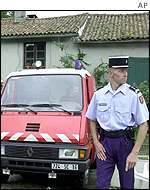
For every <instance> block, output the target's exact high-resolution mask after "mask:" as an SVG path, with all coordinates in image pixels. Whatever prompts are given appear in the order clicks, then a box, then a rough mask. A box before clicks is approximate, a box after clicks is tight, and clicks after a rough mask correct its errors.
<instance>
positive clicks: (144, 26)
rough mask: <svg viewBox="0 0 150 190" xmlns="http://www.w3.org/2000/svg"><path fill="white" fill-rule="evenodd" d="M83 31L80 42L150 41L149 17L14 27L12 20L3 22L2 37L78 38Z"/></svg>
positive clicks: (65, 19)
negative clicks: (60, 36)
mask: <svg viewBox="0 0 150 190" xmlns="http://www.w3.org/2000/svg"><path fill="white" fill-rule="evenodd" d="M85 23H86V24H85ZM83 26H84V27H83ZM81 28H83V30H81V31H82V34H81V36H79V39H80V41H82V42H88V41H121V40H138V39H139V40H144V39H149V13H136V14H118V15H114V14H80V15H73V16H61V17H51V18H42V19H39V18H36V19H31V18H26V19H25V20H24V21H21V22H20V23H15V22H14V20H13V19H10V18H4V19H2V20H1V37H6V38H7V37H14V36H16V37H19V36H26V37H28V36H36V35H41V36H46V35H48V36H50V35H53V34H58V35H59V34H77V35H78V32H79V30H80V29H81Z"/></svg>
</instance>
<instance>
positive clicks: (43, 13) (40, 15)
mask: <svg viewBox="0 0 150 190" xmlns="http://www.w3.org/2000/svg"><path fill="white" fill-rule="evenodd" d="M141 12H147V11H140V10H137V11H88V10H82V11H26V15H30V14H35V15H36V16H37V17H38V18H48V17H57V16H68V15H76V14H82V13H91V14H131V13H141Z"/></svg>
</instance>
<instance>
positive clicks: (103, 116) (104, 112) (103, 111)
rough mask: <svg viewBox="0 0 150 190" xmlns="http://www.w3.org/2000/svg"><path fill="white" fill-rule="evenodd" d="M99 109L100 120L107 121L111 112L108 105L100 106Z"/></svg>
mask: <svg viewBox="0 0 150 190" xmlns="http://www.w3.org/2000/svg"><path fill="white" fill-rule="evenodd" d="M97 111H98V113H97V117H98V118H99V119H100V121H103V122H106V121H108V120H109V118H110V112H109V107H108V106H98V108H97Z"/></svg>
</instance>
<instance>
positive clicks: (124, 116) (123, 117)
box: [115, 106, 130, 125]
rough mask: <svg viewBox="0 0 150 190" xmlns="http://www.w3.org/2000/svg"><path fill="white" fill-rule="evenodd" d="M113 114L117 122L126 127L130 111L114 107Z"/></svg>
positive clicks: (125, 108)
mask: <svg viewBox="0 0 150 190" xmlns="http://www.w3.org/2000/svg"><path fill="white" fill-rule="evenodd" d="M115 114H116V117H117V118H116V119H117V120H118V121H119V122H121V123H123V124H126V125H128V123H129V121H130V111H129V108H128V107H118V106H117V107H115Z"/></svg>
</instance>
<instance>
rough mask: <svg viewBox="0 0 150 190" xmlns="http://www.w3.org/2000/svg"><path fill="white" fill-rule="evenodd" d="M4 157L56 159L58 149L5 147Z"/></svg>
mask: <svg viewBox="0 0 150 190" xmlns="http://www.w3.org/2000/svg"><path fill="white" fill-rule="evenodd" d="M5 151H6V156H8V157H16V158H33V159H57V158H58V148H52V147H44V146H43V147H42V146H40V147H37V146H36V147H35V146H31V145H30V146H11V145H7V146H6V149H5Z"/></svg>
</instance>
